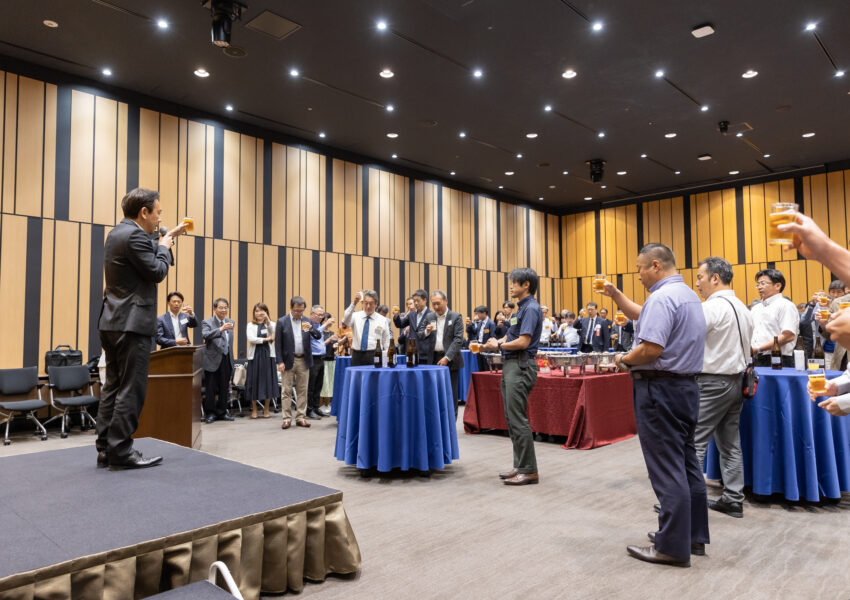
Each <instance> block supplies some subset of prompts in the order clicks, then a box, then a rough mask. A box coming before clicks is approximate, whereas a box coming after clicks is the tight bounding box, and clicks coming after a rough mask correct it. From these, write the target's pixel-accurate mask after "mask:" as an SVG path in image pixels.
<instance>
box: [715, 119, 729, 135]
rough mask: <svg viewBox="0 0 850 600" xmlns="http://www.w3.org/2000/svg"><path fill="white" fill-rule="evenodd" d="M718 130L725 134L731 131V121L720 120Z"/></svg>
mask: <svg viewBox="0 0 850 600" xmlns="http://www.w3.org/2000/svg"><path fill="white" fill-rule="evenodd" d="M717 131H719V132H720V133H722V134H723V135H726V134H727V133H729V121H720V122H719V123H718V124H717Z"/></svg>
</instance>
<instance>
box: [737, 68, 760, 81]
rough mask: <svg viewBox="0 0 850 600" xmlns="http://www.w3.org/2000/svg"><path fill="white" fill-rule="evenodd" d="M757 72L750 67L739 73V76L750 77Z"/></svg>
mask: <svg viewBox="0 0 850 600" xmlns="http://www.w3.org/2000/svg"><path fill="white" fill-rule="evenodd" d="M758 74H759V72H758V71H753V70H752V69H749V70H747V71H744V72H743V73H741V77H743V78H744V79H752V78H753V77H755V76H756V75H758Z"/></svg>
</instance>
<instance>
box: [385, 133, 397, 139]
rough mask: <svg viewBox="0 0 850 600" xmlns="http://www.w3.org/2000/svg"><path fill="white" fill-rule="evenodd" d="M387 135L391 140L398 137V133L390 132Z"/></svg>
mask: <svg viewBox="0 0 850 600" xmlns="http://www.w3.org/2000/svg"><path fill="white" fill-rule="evenodd" d="M387 137H388V138H390V139H391V140H394V139H396V138H397V137H398V134H397V133H393V132H390V133H388V134H387Z"/></svg>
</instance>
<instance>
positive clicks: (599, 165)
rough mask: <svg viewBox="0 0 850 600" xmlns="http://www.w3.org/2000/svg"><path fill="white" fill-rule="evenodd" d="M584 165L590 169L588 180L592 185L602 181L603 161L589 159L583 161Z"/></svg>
mask: <svg viewBox="0 0 850 600" xmlns="http://www.w3.org/2000/svg"><path fill="white" fill-rule="evenodd" d="M584 164H586V165H588V166H589V167H590V180H591V181H592V182H593V183H599V182H600V181H602V176H603V175H605V161H604V160H602V159H601V158H591V159H590V160H588V161H585V163H584Z"/></svg>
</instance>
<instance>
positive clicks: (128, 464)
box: [109, 450, 162, 471]
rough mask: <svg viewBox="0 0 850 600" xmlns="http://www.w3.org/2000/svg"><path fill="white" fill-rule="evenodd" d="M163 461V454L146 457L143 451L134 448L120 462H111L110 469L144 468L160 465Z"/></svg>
mask: <svg viewBox="0 0 850 600" xmlns="http://www.w3.org/2000/svg"><path fill="white" fill-rule="evenodd" d="M161 462H162V457H161V456H152V457H150V458H145V457H144V456H142V453H141V452H139V451H138V450H134V451H133V453H132V454H130V456H128V457H127V458H126V459H124V460H123V461H121V462H119V463H114V462H110V463H109V470H110V471H123V470H124V469H144V468H146V467H153V466H154V465H158V464H159V463H161Z"/></svg>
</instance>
